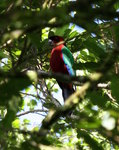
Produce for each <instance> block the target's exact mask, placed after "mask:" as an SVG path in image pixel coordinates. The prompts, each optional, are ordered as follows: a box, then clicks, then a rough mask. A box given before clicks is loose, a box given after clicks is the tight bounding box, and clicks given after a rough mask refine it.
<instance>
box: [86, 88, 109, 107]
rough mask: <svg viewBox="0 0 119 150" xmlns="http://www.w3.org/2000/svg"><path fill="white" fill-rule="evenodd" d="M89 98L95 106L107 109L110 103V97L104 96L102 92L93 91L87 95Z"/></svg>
mask: <svg viewBox="0 0 119 150" xmlns="http://www.w3.org/2000/svg"><path fill="white" fill-rule="evenodd" d="M87 97H88V98H89V99H90V100H91V102H92V103H93V104H94V105H98V106H99V107H102V108H105V107H106V104H107V102H108V101H109V98H108V96H106V95H103V94H102V93H101V92H100V91H92V92H88V93H87Z"/></svg>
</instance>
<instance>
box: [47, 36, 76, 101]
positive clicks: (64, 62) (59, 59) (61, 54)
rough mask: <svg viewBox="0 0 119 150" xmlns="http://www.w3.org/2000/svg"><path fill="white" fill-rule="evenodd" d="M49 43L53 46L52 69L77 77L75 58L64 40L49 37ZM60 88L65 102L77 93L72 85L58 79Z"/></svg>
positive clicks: (58, 37)
mask: <svg viewBox="0 0 119 150" xmlns="http://www.w3.org/2000/svg"><path fill="white" fill-rule="evenodd" d="M48 43H49V44H50V46H52V50H51V56H50V68H51V70H52V72H54V73H62V74H65V75H70V76H75V71H74V69H73V67H72V66H73V63H74V58H73V55H72V53H71V52H70V50H69V49H68V48H67V47H66V43H65V41H64V38H63V37H61V36H58V35H54V36H51V37H49V40H48ZM57 83H58V85H59V87H60V88H61V89H62V96H63V99H64V102H65V100H66V99H67V98H68V97H69V96H70V95H71V94H73V93H74V92H75V90H74V88H73V84H72V83H65V82H62V81H59V80H58V79H57Z"/></svg>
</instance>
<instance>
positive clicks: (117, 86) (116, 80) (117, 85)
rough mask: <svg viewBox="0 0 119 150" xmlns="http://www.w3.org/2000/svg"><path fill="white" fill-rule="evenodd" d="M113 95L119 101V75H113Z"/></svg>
mask: <svg viewBox="0 0 119 150" xmlns="http://www.w3.org/2000/svg"><path fill="white" fill-rule="evenodd" d="M111 90H112V96H113V97H114V98H115V99H116V100H117V101H118V102H119V77H118V76H113V77H112V79H111Z"/></svg>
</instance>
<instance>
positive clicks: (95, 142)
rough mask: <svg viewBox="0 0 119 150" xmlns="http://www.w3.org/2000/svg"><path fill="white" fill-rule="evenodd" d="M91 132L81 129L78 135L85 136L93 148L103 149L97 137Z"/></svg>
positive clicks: (94, 149)
mask: <svg viewBox="0 0 119 150" xmlns="http://www.w3.org/2000/svg"><path fill="white" fill-rule="evenodd" d="M89 134H90V133H88V132H86V131H85V130H79V132H78V135H77V136H78V138H80V137H82V138H84V140H85V142H86V143H88V144H89V146H90V147H91V148H92V149H93V150H103V147H102V146H101V145H99V143H98V142H97V141H96V140H95V139H93V138H92V137H91V136H90V135H89Z"/></svg>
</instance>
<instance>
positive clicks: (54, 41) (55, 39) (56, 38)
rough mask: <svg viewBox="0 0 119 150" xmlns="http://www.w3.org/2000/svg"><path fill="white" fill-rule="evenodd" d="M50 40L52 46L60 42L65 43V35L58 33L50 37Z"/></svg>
mask: <svg viewBox="0 0 119 150" xmlns="http://www.w3.org/2000/svg"><path fill="white" fill-rule="evenodd" d="M48 42H49V44H50V45H51V46H58V45H60V44H65V41H64V39H63V37H61V36H57V35H55V36H51V37H49V41H48Z"/></svg>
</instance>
